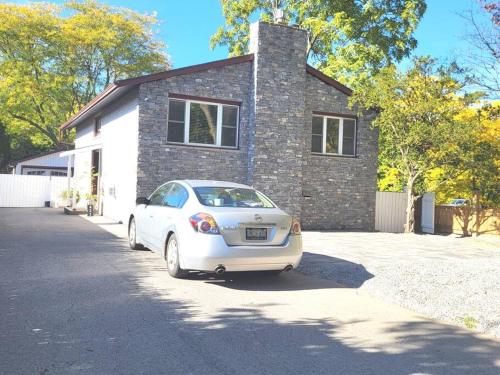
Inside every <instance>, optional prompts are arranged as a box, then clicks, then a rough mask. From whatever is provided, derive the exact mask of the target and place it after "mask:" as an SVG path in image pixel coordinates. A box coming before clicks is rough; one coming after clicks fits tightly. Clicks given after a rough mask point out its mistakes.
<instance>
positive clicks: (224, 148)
mask: <svg viewBox="0 0 500 375" xmlns="http://www.w3.org/2000/svg"><path fill="white" fill-rule="evenodd" d="M164 145H165V146H169V147H170V146H174V147H190V148H203V149H206V150H213V151H215V150H217V151H221V150H223V151H241V149H240V147H239V146H238V147H229V146H207V145H202V144H195V143H181V142H169V141H167V142H165V143H164Z"/></svg>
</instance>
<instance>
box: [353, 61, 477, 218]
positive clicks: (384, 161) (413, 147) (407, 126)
mask: <svg viewBox="0 0 500 375" xmlns="http://www.w3.org/2000/svg"><path fill="white" fill-rule="evenodd" d="M461 73H462V72H461V71H460V70H459V69H458V68H457V67H456V66H455V65H450V66H447V67H443V66H437V64H436V63H435V61H433V60H432V59H430V58H420V59H415V60H414V62H413V66H412V67H411V68H410V69H409V70H408V71H407V72H399V71H398V70H397V69H396V67H394V66H390V67H387V68H383V69H381V71H380V73H378V74H377V75H375V76H374V77H373V79H371V80H370V81H365V82H364V84H363V85H362V87H360V88H359V89H358V90H357V91H356V92H355V93H354V95H353V97H352V98H351V104H356V105H357V106H358V108H359V109H360V110H369V109H376V110H377V111H378V112H379V113H378V116H377V117H376V119H375V120H374V121H373V123H372V125H373V126H374V127H375V128H376V129H378V132H379V145H380V147H379V158H380V165H381V170H380V171H381V172H382V173H384V174H385V176H384V177H386V176H388V174H387V171H391V173H392V178H393V180H395V181H399V182H400V184H399V185H403V183H404V185H405V186H406V189H407V191H408V193H409V195H410V196H411V198H412V199H414V195H415V188H416V187H420V186H422V181H423V176H424V174H425V173H427V172H428V171H430V170H432V169H434V168H438V167H444V166H452V167H456V166H458V165H459V164H460V163H461V156H462V155H461V153H462V150H461V149H460V145H462V144H464V143H465V140H466V138H467V137H468V134H469V133H470V131H471V130H470V129H471V126H470V124H467V123H466V122H463V121H460V120H459V119H457V118H456V116H457V114H458V113H460V112H461V111H463V110H464V109H465V108H467V106H468V105H469V104H470V103H471V102H474V101H475V100H476V99H477V97H476V96H463V95H462V93H461V91H462V89H463V87H464V84H465V83H464V82H463V81H461V80H460V75H461ZM452 170H453V169H452ZM397 185H398V184H397V183H395V182H393V186H397ZM412 199H410V201H411V200H412ZM408 209H409V210H413V206H412V205H409V208H408ZM411 214H412V213H407V216H408V219H407V220H411V219H410V218H411V217H412V215H411Z"/></svg>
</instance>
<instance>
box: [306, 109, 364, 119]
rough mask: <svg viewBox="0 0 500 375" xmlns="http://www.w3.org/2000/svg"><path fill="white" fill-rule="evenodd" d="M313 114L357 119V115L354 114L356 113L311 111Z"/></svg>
mask: <svg viewBox="0 0 500 375" xmlns="http://www.w3.org/2000/svg"><path fill="white" fill-rule="evenodd" d="M313 115H318V116H331V117H343V118H348V119H352V120H358V116H356V115H350V114H347V113H339V112H322V111H313Z"/></svg>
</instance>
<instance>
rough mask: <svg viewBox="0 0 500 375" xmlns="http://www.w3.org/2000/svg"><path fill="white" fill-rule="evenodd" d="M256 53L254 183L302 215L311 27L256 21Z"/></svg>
mask: <svg viewBox="0 0 500 375" xmlns="http://www.w3.org/2000/svg"><path fill="white" fill-rule="evenodd" d="M250 52H251V53H253V54H254V71H253V80H254V85H253V90H254V92H253V105H252V111H251V117H250V149H249V165H248V180H249V181H248V182H249V184H251V185H253V186H254V187H255V188H256V189H259V190H262V191H265V192H267V193H269V194H270V198H271V199H273V200H274V201H275V202H276V203H277V204H278V205H279V206H280V207H281V208H283V209H284V210H285V211H287V212H288V213H289V214H292V215H295V216H297V217H300V210H301V201H302V186H301V185H302V154H303V151H304V136H305V135H304V127H305V123H306V120H305V104H306V103H305V94H306V93H305V90H306V57H307V56H306V55H307V53H306V52H307V31H306V30H303V29H299V28H296V27H290V26H285V25H281V24H270V23H267V22H262V21H260V22H256V23H253V24H252V25H251V26H250ZM277 186H279V187H278V188H277Z"/></svg>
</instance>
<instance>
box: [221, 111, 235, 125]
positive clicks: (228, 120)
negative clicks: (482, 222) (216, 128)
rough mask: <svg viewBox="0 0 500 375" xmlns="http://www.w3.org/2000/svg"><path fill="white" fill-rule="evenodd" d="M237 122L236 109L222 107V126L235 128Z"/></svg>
mask: <svg viewBox="0 0 500 375" xmlns="http://www.w3.org/2000/svg"><path fill="white" fill-rule="evenodd" d="M237 121H238V108H236V107H228V106H224V107H222V125H224V126H232V127H236V124H237Z"/></svg>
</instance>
